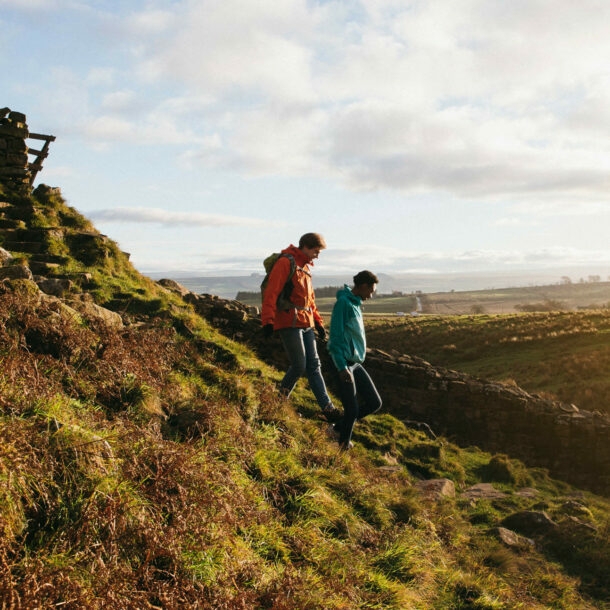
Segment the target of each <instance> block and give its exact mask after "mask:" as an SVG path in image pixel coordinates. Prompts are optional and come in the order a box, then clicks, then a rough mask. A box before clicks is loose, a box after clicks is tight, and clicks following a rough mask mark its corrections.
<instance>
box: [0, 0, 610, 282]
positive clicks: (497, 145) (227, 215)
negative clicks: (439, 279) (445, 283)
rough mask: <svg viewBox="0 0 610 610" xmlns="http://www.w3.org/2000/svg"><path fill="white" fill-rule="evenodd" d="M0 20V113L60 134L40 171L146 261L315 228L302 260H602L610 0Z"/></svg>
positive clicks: (39, 6) (2, 8) (237, 257)
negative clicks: (320, 240)
mask: <svg viewBox="0 0 610 610" xmlns="http://www.w3.org/2000/svg"><path fill="white" fill-rule="evenodd" d="M0 28H1V31H2V36H1V37H0V91H1V92H2V96H1V97H2V99H0V106H8V107H9V108H11V109H12V110H17V111H20V112H23V113H25V114H26V115H27V117H28V125H29V128H30V130H31V131H33V132H38V133H44V134H52V135H55V136H56V138H57V140H56V141H55V142H54V143H53V144H52V145H51V150H50V156H49V158H48V159H47V160H46V162H45V165H44V169H43V171H42V172H41V173H40V174H39V177H38V180H37V182H44V183H46V184H50V185H52V186H59V187H61V190H62V193H63V195H64V197H65V198H66V200H67V201H68V203H69V204H70V205H72V206H74V207H75V208H77V209H78V210H79V211H80V212H81V213H83V214H84V215H86V216H87V217H88V218H90V219H91V220H93V222H94V223H95V225H96V227H97V228H98V229H99V230H100V231H102V232H103V233H105V234H107V235H108V236H110V237H111V238H112V239H114V240H116V241H117V242H118V243H119V245H120V246H121V247H122V248H123V249H124V250H125V251H127V252H130V253H131V258H132V261H133V262H134V264H135V265H136V267H137V268H138V269H139V270H140V271H142V272H144V273H152V272H156V271H168V272H170V271H171V270H177V269H179V270H183V271H188V272H189V273H193V274H201V275H229V274H249V273H252V272H261V271H262V263H261V261H262V259H263V258H264V257H265V256H266V255H267V254H268V253H269V252H271V251H274V250H278V249H280V248H282V247H285V246H287V245H288V244H289V243H295V242H297V241H298V238H299V236H300V235H301V234H303V233H305V232H308V231H318V232H321V233H322V234H323V235H324V236H325V238H326V241H327V243H328V249H327V250H326V251H325V252H323V253H322V255H321V257H320V259H319V261H317V262H316V272H317V273H318V274H332V273H349V274H350V275H351V274H352V272H355V271H358V270H360V269H362V268H370V269H372V270H374V271H376V272H379V273H388V274H392V273H398V272H419V273H445V272H456V273H459V272H470V271H494V270H497V271H503V272H506V271H520V270H526V269H557V270H558V271H557V277H558V278H559V277H560V276H561V275H562V274H563V273H562V270H563V269H567V268H568V267H571V266H575V265H582V266H583V268H585V269H587V268H590V269H591V272H599V271H600V270H602V275H603V276H604V278H605V276H606V275H610V240H609V239H608V228H609V225H610V223H609V221H610V205H609V204H610V137H609V136H610V36H608V32H609V31H610V3H607V2H603V1H599V0H581V1H580V2H578V3H576V2H574V1H573V0H555V1H553V2H551V1H550V0H544V1H543V0H527V1H525V0H511V1H500V0H445V1H442V0H426V1H412V2H409V1H407V0H400V1H395V0H367V1H361V2H358V1H350V2H347V1H333V0H326V1H323V0H318V1H308V0H280V1H278V0H251V1H245V0H240V1H237V0H150V1H141V0H130V2H118V1H104V0H98V1H79V0H0ZM38 144H39V143H38ZM31 145H32V147H33V148H36V143H35V142H33V141H32V142H31ZM606 269H607V274H606V273H605V272H604V270H606Z"/></svg>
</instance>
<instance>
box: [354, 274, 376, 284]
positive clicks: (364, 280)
mask: <svg viewBox="0 0 610 610" xmlns="http://www.w3.org/2000/svg"><path fill="white" fill-rule="evenodd" d="M362 284H368V285H370V286H372V285H373V284H379V278H378V277H377V276H376V275H375V274H374V273H373V272H372V271H360V273H356V275H355V276H354V285H355V286H362Z"/></svg>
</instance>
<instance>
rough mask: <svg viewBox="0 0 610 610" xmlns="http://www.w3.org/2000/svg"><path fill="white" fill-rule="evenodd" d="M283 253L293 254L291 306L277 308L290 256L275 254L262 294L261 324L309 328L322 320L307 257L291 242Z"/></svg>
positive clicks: (276, 328)
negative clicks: (293, 269)
mask: <svg viewBox="0 0 610 610" xmlns="http://www.w3.org/2000/svg"><path fill="white" fill-rule="evenodd" d="M282 254H290V255H292V256H293V257H294V261H295V263H296V271H295V272H294V275H293V276H292V280H291V281H292V293H291V294H290V301H291V302H292V303H293V304H294V307H292V308H290V309H286V310H282V309H278V308H277V298H278V296H279V295H280V293H281V292H282V289H283V288H284V285H285V284H286V281H287V280H288V276H289V275H290V260H289V259H288V258H286V257H285V256H281V257H280V258H278V260H277V262H276V263H275V265H273V269H272V270H271V273H270V274H269V281H268V284H267V288H266V289H265V295H264V297H263V308H262V312H261V323H262V325H263V326H266V325H267V324H273V329H274V330H280V329H282V328H310V327H313V326H315V325H316V324H323V322H322V316H321V315H320V314H319V313H318V309H317V307H316V303H315V296H314V291H313V285H312V283H311V274H310V272H309V267H310V265H313V262H312V261H310V260H309V259H308V258H307V257H306V256H305V255H304V254H303V252H302V251H301V250H299V248H297V247H296V246H293V245H290V246H288V248H286V249H284V250H282Z"/></svg>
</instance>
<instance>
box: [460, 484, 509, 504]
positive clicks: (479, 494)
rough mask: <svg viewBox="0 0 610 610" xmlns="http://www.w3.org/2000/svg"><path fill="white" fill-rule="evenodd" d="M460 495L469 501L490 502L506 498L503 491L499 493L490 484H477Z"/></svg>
mask: <svg viewBox="0 0 610 610" xmlns="http://www.w3.org/2000/svg"><path fill="white" fill-rule="evenodd" d="M462 495H463V496H464V497H465V498H468V499H470V500H492V499H495V498H505V497H506V494H505V493H504V492H503V491H499V490H498V489H496V488H495V487H494V486H493V485H492V484H491V483H477V484H476V485H473V486H472V487H469V488H468V489H466V490H465V491H464V492H463V494H462Z"/></svg>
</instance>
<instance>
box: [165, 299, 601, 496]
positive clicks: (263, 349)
mask: <svg viewBox="0 0 610 610" xmlns="http://www.w3.org/2000/svg"><path fill="white" fill-rule="evenodd" d="M174 289H176V288H174ZM181 289H182V288H181ZM176 290H178V289H176ZM185 300H187V301H190V302H192V303H193V304H194V305H195V308H196V310H197V311H198V312H199V313H200V314H201V315H202V316H204V317H206V318H207V319H208V320H209V321H210V323H212V324H213V325H214V326H216V327H217V328H219V329H220V330H221V331H222V332H223V333H224V334H226V335H227V336H229V337H231V338H234V339H237V340H240V341H244V342H246V343H248V344H249V345H250V346H251V347H252V348H253V349H254V350H255V351H256V352H257V353H258V355H259V357H261V359H263V360H265V361H266V362H268V363H270V364H272V365H274V366H277V367H278V368H284V367H285V366H286V364H287V362H286V358H285V355H284V350H283V348H282V346H281V343H280V342H279V340H278V339H277V338H276V337H272V338H271V339H264V338H263V336H262V333H261V332H260V319H259V317H258V316H257V315H256V313H255V312H253V311H252V309H251V308H249V307H247V306H246V305H243V304H241V303H239V302H238V301H228V300H224V299H220V298H218V297H213V296H210V295H192V294H191V295H186V296H185ZM319 351H320V356H321V358H322V361H323V367H324V370H325V371H327V372H329V371H332V366H331V363H330V360H329V358H328V354H327V352H326V350H325V349H324V347H323V346H321V349H320V350H319ZM367 370H368V371H369V372H370V374H371V376H372V377H373V379H374V380H375V383H376V385H377V387H378V389H379V391H380V393H381V396H382V397H383V407H382V408H383V410H384V411H386V412H389V413H391V414H392V415H394V416H396V417H397V418H399V419H401V420H403V421H405V422H406V423H408V425H412V426H420V427H425V428H426V429H427V430H430V431H431V433H432V432H433V433H434V434H435V435H443V436H445V437H447V438H449V439H450V440H452V441H453V442H455V443H456V444H458V445H461V446H468V445H475V446H478V447H480V448H481V449H483V450H485V451H489V452H492V453H505V454H507V455H509V456H510V457H512V458H517V459H520V460H521V461H523V462H524V463H525V464H526V465H527V466H529V467H540V468H545V469H548V471H549V473H550V474H551V475H552V476H553V477H555V478H558V479H561V480H565V481H566V482H568V483H571V484H573V485H576V486H579V487H582V488H585V489H589V490H591V491H595V492H597V493H600V494H605V495H608V494H610V418H609V417H608V416H607V415H603V414H601V413H597V412H595V413H593V412H590V411H582V410H580V409H578V407H576V406H575V405H570V404H565V403H560V402H558V401H553V400H548V399H545V398H542V397H540V396H537V395H532V394H528V393H527V392H525V391H524V390H523V389H521V388H519V387H516V386H509V385H503V384H500V383H495V382H491V381H486V380H483V379H477V378H474V377H470V376H468V375H466V374H463V373H460V372H457V371H452V370H448V369H443V368H440V367H435V366H433V365H432V364H430V363H428V362H426V361H425V360H422V359H421V358H414V357H412V356H409V355H407V354H399V353H386V352H383V351H380V350H370V351H369V353H368V355H367ZM325 377H326V379H327V381H328V383H329V385H330V387H331V389H332V388H333V376H332V374H328V373H327V374H326V375H325Z"/></svg>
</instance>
